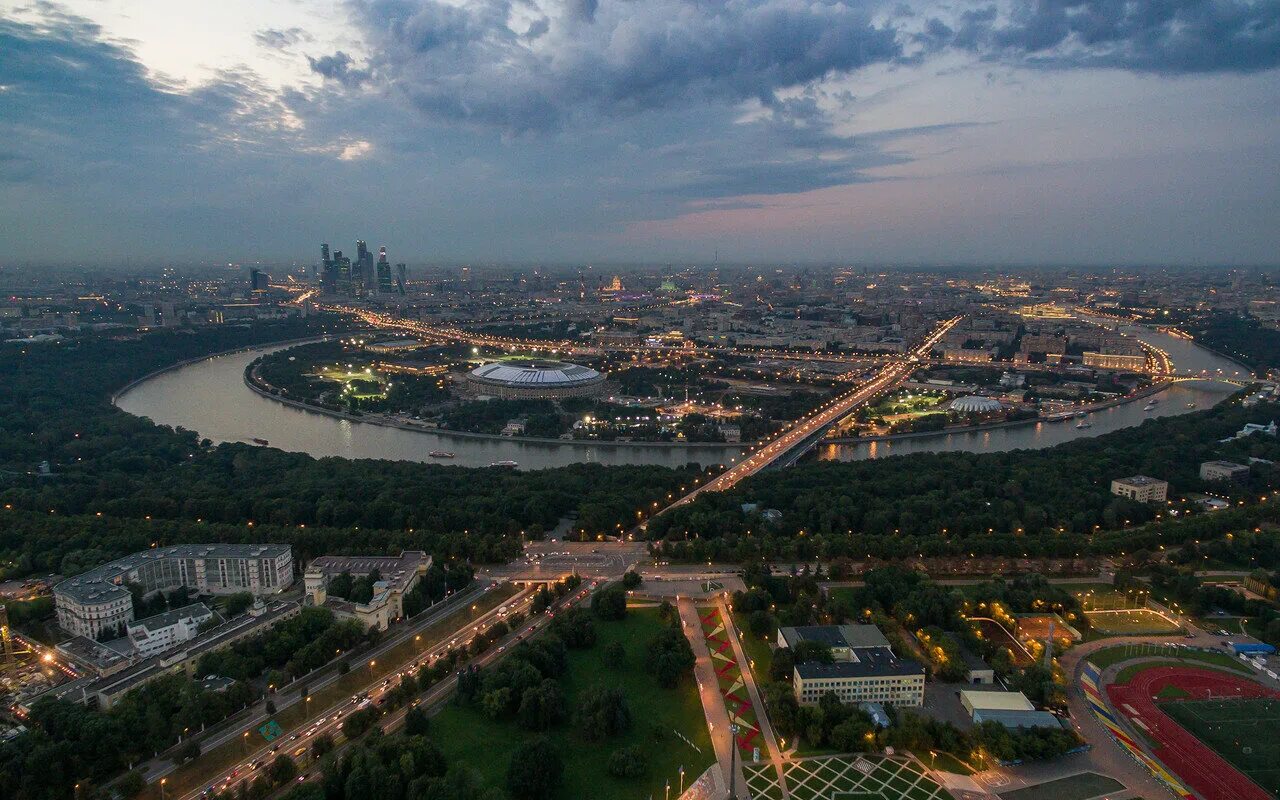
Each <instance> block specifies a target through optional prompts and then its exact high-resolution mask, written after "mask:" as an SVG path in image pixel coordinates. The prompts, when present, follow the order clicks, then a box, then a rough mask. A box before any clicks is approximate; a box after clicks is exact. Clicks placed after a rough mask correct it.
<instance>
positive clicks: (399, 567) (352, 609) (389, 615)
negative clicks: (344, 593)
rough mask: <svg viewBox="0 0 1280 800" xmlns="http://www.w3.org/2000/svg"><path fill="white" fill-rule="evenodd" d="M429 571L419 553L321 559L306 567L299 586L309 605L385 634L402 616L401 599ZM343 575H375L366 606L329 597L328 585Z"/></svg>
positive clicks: (428, 562)
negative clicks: (302, 585)
mask: <svg viewBox="0 0 1280 800" xmlns="http://www.w3.org/2000/svg"><path fill="white" fill-rule="evenodd" d="M430 568H431V556H429V555H428V554H427V553H425V552H424V551H422V550H406V551H404V552H402V553H401V554H400V555H398V556H321V557H320V558H317V559H314V560H313V561H312V562H311V563H310V564H308V565H307V571H306V573H305V574H304V575H303V582H304V584H305V586H306V591H307V597H308V598H310V600H311V603H312V604H313V605H317V606H324V607H325V608H328V609H330V610H332V611H333V613H335V614H337V615H338V616H340V617H346V618H348V619H354V620H357V621H359V622H360V623H361V624H363V625H364V626H365V627H366V628H377V629H378V630H383V631H385V630H386V629H387V628H388V627H389V626H390V624H391V622H392V621H394V620H396V619H399V618H400V617H403V616H404V596H405V595H406V594H408V593H409V592H410V591H412V590H413V587H414V586H417V585H418V581H419V580H420V579H421V578H422V576H423V575H425V574H427V570H428V569H430ZM343 573H347V574H349V575H351V576H352V577H353V578H367V577H369V576H371V575H374V574H375V573H376V574H377V577H378V579H377V580H376V581H374V584H373V597H372V598H371V599H370V600H369V602H367V603H353V602H351V601H350V600H348V599H346V598H342V597H336V596H333V597H331V596H330V595H329V582H330V581H331V580H333V578H335V577H337V576H338V575H342V574H343Z"/></svg>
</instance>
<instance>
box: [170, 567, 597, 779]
mask: <svg viewBox="0 0 1280 800" xmlns="http://www.w3.org/2000/svg"><path fill="white" fill-rule="evenodd" d="M482 594H483V592H481V593H480V594H477V595H475V596H474V597H468V598H466V600H465V601H464V602H471V601H472V600H475V599H478V598H479V597H480V596H481V595H482ZM575 596H576V595H575ZM533 597H534V591H533V590H532V589H528V590H525V591H523V592H520V593H519V594H517V595H515V596H514V597H512V598H511V599H510V600H508V601H507V602H506V603H505V604H503V605H501V606H499V607H498V608H494V609H493V610H491V611H489V612H487V613H486V614H484V615H483V616H481V617H479V618H477V619H474V620H471V621H468V622H467V623H466V624H465V625H463V626H462V627H461V628H459V629H458V630H457V631H455V632H454V633H453V634H452V635H451V636H449V638H448V639H441V640H440V642H439V643H438V644H436V645H434V646H432V647H429V648H426V649H424V650H423V651H422V652H421V653H419V654H418V655H416V656H415V657H414V658H413V660H412V661H411V662H409V664H408V665H407V667H405V668H403V669H401V670H399V671H397V672H393V673H391V674H388V675H385V676H383V677H381V678H376V679H374V680H371V681H370V682H369V683H368V684H367V685H366V686H364V687H363V688H362V689H360V690H358V691H357V692H355V693H354V695H353V696H352V697H344V698H343V699H342V700H340V701H339V702H337V703H335V704H333V705H331V706H329V707H328V708H325V709H321V710H317V711H316V712H315V713H316V717H315V721H312V722H310V724H308V725H307V726H306V727H305V728H302V729H300V730H297V731H295V732H293V733H292V734H291V735H290V736H288V737H286V738H282V739H280V740H278V741H276V742H274V743H272V744H269V745H262V746H255V748H254V749H253V750H252V751H248V748H247V747H246V753H245V755H244V757H243V758H241V759H239V760H238V761H237V762H236V763H235V764H233V765H231V766H229V767H227V768H226V769H225V770H223V771H222V772H221V773H219V774H218V775H216V776H214V777H213V778H210V779H208V780H207V781H204V782H203V783H204V784H205V786H204V787H196V788H193V789H191V790H189V791H187V792H186V793H184V794H180V795H174V796H173V797H169V796H167V795H165V794H164V792H163V791H162V796H163V797H164V800H193V799H194V798H197V797H200V796H201V795H202V794H203V793H204V792H205V791H206V789H207V788H209V787H211V788H213V789H214V790H215V791H217V792H222V791H224V790H226V789H227V788H228V787H232V786H234V785H235V784H236V783H238V782H239V781H240V780H241V779H244V778H246V777H252V773H253V772H255V771H256V770H257V769H259V768H261V767H263V766H265V765H266V764H268V763H269V762H270V761H271V759H272V758H274V757H275V756H276V755H278V754H287V755H289V756H291V757H293V758H294V759H295V760H300V756H303V755H305V754H307V752H308V751H309V749H310V746H311V744H312V743H314V742H315V740H316V739H318V738H320V737H322V736H324V735H326V734H328V735H330V736H333V737H335V738H337V737H338V735H340V733H341V727H342V721H343V719H344V718H345V717H346V716H348V715H349V713H350V712H351V711H354V710H356V708H357V707H360V708H363V707H365V706H366V704H365V703H364V700H363V699H361V698H360V696H361V695H365V696H366V699H367V700H368V701H369V703H377V702H378V701H379V700H380V698H381V697H382V696H383V695H384V694H386V693H387V692H388V691H390V690H392V689H394V688H395V687H396V686H397V685H398V684H399V682H400V681H399V679H400V677H401V676H402V675H404V674H405V673H406V672H407V673H408V674H416V673H417V671H418V670H419V669H421V668H423V667H428V668H429V667H430V666H431V665H432V664H433V663H435V660H436V659H437V658H439V657H440V656H441V655H444V654H445V653H447V652H448V651H449V650H450V649H451V648H455V647H458V646H459V645H461V646H466V645H467V644H468V643H469V642H470V640H471V638H472V636H473V635H474V634H475V633H477V632H479V631H480V630H483V629H484V628H487V627H489V626H491V625H492V624H493V623H495V622H496V621H498V620H499V619H501V618H504V617H506V616H507V615H509V614H511V613H513V612H527V611H528V609H529V607H530V606H531V605H532V603H533ZM462 607H465V605H464V606H462ZM458 608H459V607H458V606H450V607H449V608H447V609H445V610H444V612H443V613H444V614H451V613H453V612H454V611H457V610H458ZM432 617H433V618H434V619H427V620H424V622H426V623H427V624H426V625H423V624H417V625H413V626H412V627H410V628H408V629H405V630H404V631H401V632H400V633H399V635H397V636H396V637H395V638H394V639H392V640H389V641H388V642H386V643H384V644H383V645H382V646H380V647H379V648H378V649H377V650H376V651H375V652H373V653H370V654H367V655H366V656H365V657H364V658H362V659H361V662H360V664H357V665H354V666H353V667H352V670H353V671H358V670H360V669H362V668H364V667H365V664H366V663H367V662H366V659H368V660H370V661H375V662H376V660H377V656H378V655H380V654H381V653H384V652H386V651H387V650H389V649H391V648H392V647H395V646H396V645H398V644H400V643H402V642H404V641H405V640H406V639H407V638H408V637H409V636H411V635H415V633H416V632H417V631H419V630H422V629H423V628H424V627H428V626H429V625H430V622H431V621H435V620H436V619H438V617H435V615H432ZM541 621H542V617H535V618H534V619H532V620H531V621H527V622H526V623H525V624H524V625H523V626H522V628H521V630H520V631H519V632H517V634H516V635H520V634H522V633H523V632H527V631H529V630H532V629H533V628H534V627H536V626H537V624H538V623H540V622H541ZM498 652H499V651H498V650H496V649H494V648H491V649H490V650H488V651H486V652H485V653H484V654H482V655H481V656H480V657H478V658H477V659H474V660H472V662H471V663H473V664H481V663H487V661H488V660H489V659H491V658H492V657H494V656H496V655H497V653H498ZM486 656H487V657H489V659H486ZM336 679H337V677H336V676H335V677H334V678H332V679H330V680H328V681H325V682H324V683H320V684H317V685H316V686H315V687H313V691H314V690H315V689H319V688H323V687H324V686H326V685H328V684H329V683H331V682H332V681H333V680H336ZM453 680H454V679H453V678H452V677H450V678H448V679H446V680H444V681H441V682H440V683H438V684H436V685H435V686H433V687H432V688H431V690H430V691H429V692H428V694H427V697H428V698H431V697H433V696H444V695H447V693H448V691H447V690H444V687H446V686H447V687H449V689H450V690H451V687H452V682H453ZM438 690H443V694H438ZM308 719H310V718H308ZM259 722H261V720H258V721H257V722H254V723H252V724H251V726H250V729H248V730H244V731H240V730H239V728H237V729H235V730H233V731H230V732H229V733H228V734H227V735H225V736H222V737H220V739H219V740H218V741H214V742H209V743H205V744H206V748H208V749H212V748H213V747H216V746H218V745H219V744H222V743H224V742H225V741H227V740H229V739H234V738H237V737H240V738H243V739H244V740H245V742H246V744H247V743H248V741H249V740H250V739H251V738H252V739H255V740H256V739H257V738H258V734H257V733H256V731H255V730H253V728H254V727H256V726H257V725H258V724H259ZM198 761H199V759H198V758H197V763H198ZM166 772H168V770H166ZM163 774H164V773H156V774H154V775H152V776H151V778H152V782H154V779H155V778H160V777H161V775H163ZM162 780H166V781H167V779H162Z"/></svg>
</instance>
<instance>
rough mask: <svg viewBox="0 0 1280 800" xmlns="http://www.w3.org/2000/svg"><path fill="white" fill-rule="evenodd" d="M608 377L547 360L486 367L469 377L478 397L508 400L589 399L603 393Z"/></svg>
mask: <svg viewBox="0 0 1280 800" xmlns="http://www.w3.org/2000/svg"><path fill="white" fill-rule="evenodd" d="M604 381H605V376H604V375H603V374H601V373H599V372H597V371H596V370H594V369H591V368H590V367H584V366H582V365H580V364H569V363H567V362H564V361H550V360H546V359H519V360H510V361H494V362H491V363H488V364H482V365H481V366H479V367H476V368H475V369H473V370H471V372H470V373H469V374H468V375H467V384H468V386H470V387H471V390H472V391H473V392H474V393H476V394H488V395H494V396H497V397H504V398H520V397H523V398H556V397H585V396H591V395H595V394H599V393H600V392H601V391H602V390H603V389H602V387H603V385H604Z"/></svg>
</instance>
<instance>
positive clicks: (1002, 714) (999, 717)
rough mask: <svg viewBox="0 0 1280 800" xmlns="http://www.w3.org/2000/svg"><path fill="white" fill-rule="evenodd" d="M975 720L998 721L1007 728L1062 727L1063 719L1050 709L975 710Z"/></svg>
mask: <svg viewBox="0 0 1280 800" xmlns="http://www.w3.org/2000/svg"><path fill="white" fill-rule="evenodd" d="M973 722H974V724H975V725H981V724H982V723H984V722H996V723H999V724H1001V725H1003V726H1005V727H1006V728H1015V729H1016V728H1061V727H1062V721H1061V720H1059V719H1058V718H1057V717H1055V716H1054V715H1052V714H1050V713H1049V712H1048V711H981V710H979V711H975V712H973Z"/></svg>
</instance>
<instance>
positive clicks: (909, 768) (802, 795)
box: [743, 755, 952, 800]
mask: <svg viewBox="0 0 1280 800" xmlns="http://www.w3.org/2000/svg"><path fill="white" fill-rule="evenodd" d="M743 772H744V773H745V775H746V779H747V788H748V789H750V791H751V797H752V798H753V800H782V789H781V787H779V786H778V781H777V773H776V772H775V771H774V769H773V766H772V765H771V764H749V765H746V766H744V767H743ZM783 779H784V780H785V781H786V784H787V791H788V792H789V793H790V795H791V797H792V798H794V800H952V797H951V795H950V793H948V792H947V790H946V789H943V788H942V787H941V786H940V785H938V783H937V782H936V781H934V780H933V779H932V778H930V777H929V775H928V773H926V772H925V770H924V768H923V767H922V766H920V764H918V763H916V762H915V761H911V760H908V759H904V758H895V757H889V756H879V755H856V756H830V757H820V758H801V759H794V760H789V761H787V762H786V765H785V766H784V767H783Z"/></svg>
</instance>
